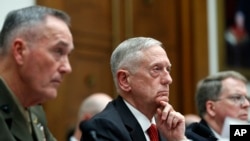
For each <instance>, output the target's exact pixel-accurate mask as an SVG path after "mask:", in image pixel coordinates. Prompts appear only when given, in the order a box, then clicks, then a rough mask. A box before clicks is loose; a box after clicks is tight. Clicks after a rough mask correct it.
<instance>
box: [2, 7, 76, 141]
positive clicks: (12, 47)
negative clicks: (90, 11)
mask: <svg viewBox="0 0 250 141" xmlns="http://www.w3.org/2000/svg"><path fill="white" fill-rule="evenodd" d="M69 22H70V18H69V17H68V15H67V14H66V13H64V12H62V11H59V10H56V9H50V8H46V7H42V6H31V7H26V8H22V9H17V10H14V11H12V12H10V13H9V14H8V15H7V17H6V20H5V22H4V24H3V28H2V30H1V33H0V140H1V141H54V140H56V139H55V138H54V137H53V136H52V134H51V133H50V131H49V129H48V128H47V123H46V119H45V114H44V111H43V108H42V107H41V104H42V103H44V102H45V101H48V100H50V99H53V98H55V97H56V96H57V88H58V86H59V85H60V83H61V81H62V80H63V76H64V75H65V74H67V73H70V72H71V66H70V64H69V60H68V55H69V54H70V52H71V50H72V49H73V39H72V35H71V32H70V30H69Z"/></svg>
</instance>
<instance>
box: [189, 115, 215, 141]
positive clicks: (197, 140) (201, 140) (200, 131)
mask: <svg viewBox="0 0 250 141" xmlns="http://www.w3.org/2000/svg"><path fill="white" fill-rule="evenodd" d="M186 136H187V138H188V139H191V140H193V141H217V140H218V139H217V138H216V137H215V135H214V134H213V132H212V130H211V129H210V128H209V127H208V125H207V122H206V121H205V120H204V119H202V120H201V121H200V122H199V123H198V122H196V123H192V124H191V125H189V126H188V127H187V129H186Z"/></svg>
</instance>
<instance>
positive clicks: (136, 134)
mask: <svg viewBox="0 0 250 141" xmlns="http://www.w3.org/2000/svg"><path fill="white" fill-rule="evenodd" d="M115 103H116V105H117V107H116V108H117V111H118V113H119V114H120V117H121V118H122V121H123V123H124V125H125V126H126V128H127V130H128V132H129V133H130V137H131V138H132V140H133V141H146V138H145V135H144V132H143V130H142V128H141V126H140V124H139V123H138V122H137V119H136V118H135V117H134V115H133V114H132V113H131V111H130V110H129V109H128V107H127V106H126V104H125V103H124V101H123V100H122V98H121V97H120V96H118V98H117V99H116V102H115Z"/></svg>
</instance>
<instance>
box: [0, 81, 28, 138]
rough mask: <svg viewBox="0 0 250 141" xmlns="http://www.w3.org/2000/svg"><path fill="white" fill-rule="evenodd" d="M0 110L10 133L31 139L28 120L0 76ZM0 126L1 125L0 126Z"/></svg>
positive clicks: (17, 136)
mask: <svg viewBox="0 0 250 141" xmlns="http://www.w3.org/2000/svg"><path fill="white" fill-rule="evenodd" d="M0 112H1V115H2V116H3V119H4V120H5V123H6V125H7V126H8V128H9V130H10V132H11V133H12V135H13V136H14V137H15V138H16V139H19V140H25V141H33V138H32V136H31V134H30V132H29V130H28V121H27V120H26V118H25V116H24V114H23V113H22V112H21V110H20V109H19V108H18V104H17V103H16V102H15V100H14V99H13V98H12V94H11V92H10V90H9V89H8V87H7V86H6V85H5V84H4V82H3V80H2V79H1V78H0ZM0 128H1V127H0Z"/></svg>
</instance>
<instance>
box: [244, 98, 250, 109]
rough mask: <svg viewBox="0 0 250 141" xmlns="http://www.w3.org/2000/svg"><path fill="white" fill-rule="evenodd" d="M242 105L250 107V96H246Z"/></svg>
mask: <svg viewBox="0 0 250 141" xmlns="http://www.w3.org/2000/svg"><path fill="white" fill-rule="evenodd" d="M242 105H243V106H246V107H250V99H249V97H244V99H243V102H242Z"/></svg>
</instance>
